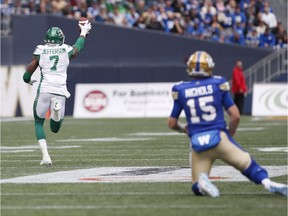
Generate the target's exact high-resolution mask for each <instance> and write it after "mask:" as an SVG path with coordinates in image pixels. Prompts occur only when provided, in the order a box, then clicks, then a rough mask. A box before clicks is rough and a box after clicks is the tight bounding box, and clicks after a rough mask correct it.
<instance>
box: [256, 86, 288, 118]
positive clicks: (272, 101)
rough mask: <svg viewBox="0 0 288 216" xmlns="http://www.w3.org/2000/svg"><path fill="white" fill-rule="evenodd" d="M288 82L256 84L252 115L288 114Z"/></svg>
mask: <svg viewBox="0 0 288 216" xmlns="http://www.w3.org/2000/svg"><path fill="white" fill-rule="evenodd" d="M287 111H288V89H287V84H279V83H277V84H258V83H256V84H254V85H253V99H252V116H287V114H288V112H287Z"/></svg>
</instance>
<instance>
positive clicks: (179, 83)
mask: <svg viewBox="0 0 288 216" xmlns="http://www.w3.org/2000/svg"><path fill="white" fill-rule="evenodd" d="M182 83H183V81H179V82H177V83H175V85H174V86H177V85H181V84H182Z"/></svg>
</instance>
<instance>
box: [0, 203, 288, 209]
mask: <svg viewBox="0 0 288 216" xmlns="http://www.w3.org/2000/svg"><path fill="white" fill-rule="evenodd" d="M251 205H252V204H251ZM253 208H254V209H255V208H257V209H271V208H285V205H264V204H263V205H253ZM1 209H2V210H67V209H75V210H77V209H80V210H82V209H243V206H242V205H239V204H237V203H235V204H234V205H227V204H226V205H225V204H224V205H223V204H222V205H221V204H216V205H211V204H205V205H204V204H203V205H197V204H196V205H195V204H189V205H176V204H174V205H38V206H37V205H33V206H27V205H26V206H2V207H1Z"/></svg>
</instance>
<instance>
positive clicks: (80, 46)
mask: <svg viewBox="0 0 288 216" xmlns="http://www.w3.org/2000/svg"><path fill="white" fill-rule="evenodd" d="M84 43H85V38H84V37H79V38H78V39H77V41H76V43H75V44H74V46H75V47H76V48H77V49H78V51H81V50H82V49H83V47H84Z"/></svg>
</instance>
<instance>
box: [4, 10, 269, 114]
mask: <svg viewBox="0 0 288 216" xmlns="http://www.w3.org/2000/svg"><path fill="white" fill-rule="evenodd" d="M52 26H58V27H60V28H61V29H62V30H63V31H64V34H65V43H67V44H70V45H73V44H74V43H75V41H76V40H77V38H78V35H79V30H78V26H77V21H76V20H71V19H67V18H63V17H56V16H48V15H35V16H14V17H13V19H12V35H11V36H9V37H1V44H2V46H1V72H2V70H3V71H6V73H8V75H6V76H4V77H6V80H3V78H1V86H2V87H1V88H3V86H4V84H5V85H6V87H5V88H23V87H19V85H20V86H22V84H19V85H16V86H12V84H13V83H14V82H10V83H9V82H7V80H8V78H7V77H9V73H11V71H13V67H14V68H15V67H16V68H18V69H19V68H22V67H23V68H24V67H25V65H27V64H28V63H29V62H30V60H31V57H32V53H33V51H34V49H35V47H36V46H37V45H38V44H43V40H44V38H45V33H46V31H47V29H48V28H50V27H52ZM196 50H205V51H207V52H208V53H210V54H211V56H212V57H213V58H214V61H215V62H216V67H215V70H214V73H215V74H217V75H221V76H225V77H227V79H230V78H231V73H232V69H233V67H234V64H235V62H236V61H237V60H242V61H243V62H244V68H248V67H249V66H251V65H253V64H255V63H256V62H258V61H259V60H261V59H262V58H264V57H265V56H267V55H268V54H270V53H271V52H272V50H266V49H258V48H249V47H243V46H237V45H227V44H220V43H216V42H209V41H203V40H196V39H192V38H186V37H183V36H178V35H172V34H167V33H164V32H158V31H149V30H145V31H144V30H140V29H128V28H122V27H116V26H112V25H105V24H101V23H93V29H92V31H91V33H90V34H89V36H88V39H87V41H86V44H85V48H84V50H83V52H81V53H80V54H79V56H78V57H77V58H76V59H73V60H72V61H71V64H70V66H69V69H68V70H69V71H68V80H67V85H68V90H69V91H70V93H71V94H72V96H71V98H69V99H68V100H67V106H66V115H72V114H73V106H74V95H75V85H76V84H77V83H146V82H178V81H181V80H187V76H186V64H185V62H186V60H187V59H188V58H189V56H190V54H191V53H193V52H194V51H196ZM3 68H4V69H3ZM11 68H12V69H11ZM23 72H24V70H23V71H18V73H19V79H20V81H19V82H21V79H22V73H23ZM1 77H2V76H1ZM10 80H11V79H10ZM14 84H15V83H14ZM14 84H13V85H14ZM21 91H22V90H20V89H19V90H18V92H21ZM2 92H3V91H2ZM4 92H9V91H8V90H7V91H4ZM15 94H17V93H15ZM14 96H15V97H16V98H18V102H17V103H16V104H17V105H15V103H13V104H14V105H15V106H17V107H16V108H15V109H13V110H15V113H14V114H13V115H14V116H15V115H17V116H21V115H23V108H22V106H23V103H21V102H20V101H21V98H19V95H18V96H17V95H14ZM4 98H8V96H7V95H6V97H4ZM2 102H3V96H1V103H2ZM2 104H3V103H2ZM248 107H251V106H248ZM2 110H3V107H2ZM246 112H247V113H251V109H248V110H246Z"/></svg>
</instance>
